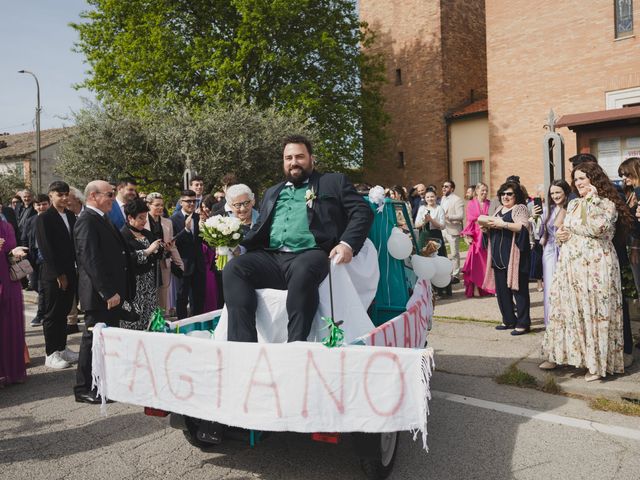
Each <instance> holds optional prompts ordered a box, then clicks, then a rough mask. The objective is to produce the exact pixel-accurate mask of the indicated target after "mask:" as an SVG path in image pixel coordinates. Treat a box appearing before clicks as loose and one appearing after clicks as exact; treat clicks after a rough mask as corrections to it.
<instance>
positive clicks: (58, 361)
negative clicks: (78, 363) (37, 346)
mask: <svg viewBox="0 0 640 480" xmlns="http://www.w3.org/2000/svg"><path fill="white" fill-rule="evenodd" d="M44 366H45V367H49V368H55V369H58V370H61V369H63V368H69V367H70V366H71V364H70V363H69V362H67V361H66V360H65V359H64V358H62V354H61V352H53V353H52V354H51V355H47V358H46V360H45V361H44Z"/></svg>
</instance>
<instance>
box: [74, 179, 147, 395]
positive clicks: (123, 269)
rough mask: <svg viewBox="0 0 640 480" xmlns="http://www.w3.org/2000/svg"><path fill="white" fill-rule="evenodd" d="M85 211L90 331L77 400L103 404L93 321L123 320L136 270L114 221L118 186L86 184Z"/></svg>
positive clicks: (79, 251)
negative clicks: (94, 374)
mask: <svg viewBox="0 0 640 480" xmlns="http://www.w3.org/2000/svg"><path fill="white" fill-rule="evenodd" d="M84 195H85V197H86V205H85V210H84V212H83V214H82V215H80V216H79V217H78V219H77V221H76V225H75V228H74V229H73V238H74V243H75V248H76V260H77V264H78V274H79V278H78V297H79V299H80V304H81V305H82V308H83V309H84V310H85V316H84V322H85V330H84V333H83V334H82V340H81V343H80V357H79V359H78V370H77V373H76V385H75V386H74V392H75V398H76V402H85V403H100V402H101V399H100V397H98V396H97V395H96V392H95V391H92V390H91V347H92V343H93V333H92V330H93V326H94V325H95V324H96V323H100V322H103V323H106V324H107V325H108V326H111V327H118V326H119V325H120V316H121V309H120V308H118V307H120V306H121V305H122V302H124V301H125V300H126V301H131V300H133V298H134V297H135V288H136V286H135V275H134V271H133V265H131V257H130V253H129V249H128V247H127V244H126V242H125V241H124V239H123V238H122V235H121V234H120V232H119V231H118V230H117V229H116V228H115V226H114V225H113V223H111V221H110V220H109V218H108V216H107V213H109V211H110V210H111V208H112V206H114V207H115V206H117V204H115V203H114V202H113V187H112V186H111V185H110V184H109V183H107V182H105V181H102V180H94V181H93V182H90V183H89V184H88V185H87V187H86V188H85V191H84Z"/></svg>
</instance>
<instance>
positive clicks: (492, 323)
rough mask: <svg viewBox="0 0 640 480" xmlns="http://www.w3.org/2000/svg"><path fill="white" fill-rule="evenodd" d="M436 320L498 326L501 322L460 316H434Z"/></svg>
mask: <svg viewBox="0 0 640 480" xmlns="http://www.w3.org/2000/svg"><path fill="white" fill-rule="evenodd" d="M433 319H434V320H453V321H456V322H476V323H488V324H490V325H498V324H499V323H501V322H499V321H498V320H488V319H482V318H471V317H460V316H452V317H449V316H443V315H434V316H433Z"/></svg>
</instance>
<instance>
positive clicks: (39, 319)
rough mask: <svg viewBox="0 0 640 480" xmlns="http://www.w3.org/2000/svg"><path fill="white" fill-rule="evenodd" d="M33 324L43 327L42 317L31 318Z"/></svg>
mask: <svg viewBox="0 0 640 480" xmlns="http://www.w3.org/2000/svg"><path fill="white" fill-rule="evenodd" d="M31 326H32V327H41V326H42V319H41V318H38V317H35V318H34V319H33V320H31Z"/></svg>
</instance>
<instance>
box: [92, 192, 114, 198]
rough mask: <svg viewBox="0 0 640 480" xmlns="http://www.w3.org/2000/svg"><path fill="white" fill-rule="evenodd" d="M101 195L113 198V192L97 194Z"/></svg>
mask: <svg viewBox="0 0 640 480" xmlns="http://www.w3.org/2000/svg"><path fill="white" fill-rule="evenodd" d="M96 193H97V194H99V195H106V196H107V197H109V198H113V192H96Z"/></svg>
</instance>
